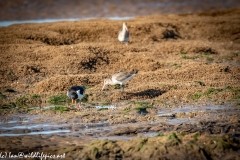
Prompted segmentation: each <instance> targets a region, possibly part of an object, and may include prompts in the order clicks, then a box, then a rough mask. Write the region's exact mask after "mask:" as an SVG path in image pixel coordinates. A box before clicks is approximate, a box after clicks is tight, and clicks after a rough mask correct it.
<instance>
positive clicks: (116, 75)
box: [112, 72, 132, 81]
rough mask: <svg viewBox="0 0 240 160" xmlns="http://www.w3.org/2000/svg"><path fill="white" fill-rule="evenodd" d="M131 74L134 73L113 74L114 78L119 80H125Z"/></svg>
mask: <svg viewBox="0 0 240 160" xmlns="http://www.w3.org/2000/svg"><path fill="white" fill-rule="evenodd" d="M131 76H132V74H130V73H128V72H118V73H115V74H114V75H113V76H112V79H116V80H117V81H124V80H125V79H127V78H129V77H131Z"/></svg>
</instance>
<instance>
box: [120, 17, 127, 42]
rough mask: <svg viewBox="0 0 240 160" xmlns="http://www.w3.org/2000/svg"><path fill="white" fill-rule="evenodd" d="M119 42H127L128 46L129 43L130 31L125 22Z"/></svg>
mask: <svg viewBox="0 0 240 160" xmlns="http://www.w3.org/2000/svg"><path fill="white" fill-rule="evenodd" d="M118 40H119V41H120V42H126V44H128V42H129V31H128V28H127V23H126V22H123V27H122V30H120V31H119V32H118Z"/></svg>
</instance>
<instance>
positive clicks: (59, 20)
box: [0, 16, 134, 27]
mask: <svg viewBox="0 0 240 160" xmlns="http://www.w3.org/2000/svg"><path fill="white" fill-rule="evenodd" d="M131 18H134V17H131V16H129V17H106V19H109V20H126V19H131ZM90 19H95V18H69V19H38V20H18V21H0V26H2V27H7V26H10V25H13V24H24V23H52V22H64V21H78V20H90Z"/></svg>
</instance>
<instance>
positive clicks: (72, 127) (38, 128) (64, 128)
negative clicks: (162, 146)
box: [0, 105, 239, 140]
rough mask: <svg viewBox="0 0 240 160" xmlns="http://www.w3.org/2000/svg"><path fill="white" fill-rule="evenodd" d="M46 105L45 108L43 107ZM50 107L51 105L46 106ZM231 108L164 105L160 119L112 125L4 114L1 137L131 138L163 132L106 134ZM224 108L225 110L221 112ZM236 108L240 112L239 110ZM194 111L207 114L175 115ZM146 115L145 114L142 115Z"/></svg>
mask: <svg viewBox="0 0 240 160" xmlns="http://www.w3.org/2000/svg"><path fill="white" fill-rule="evenodd" d="M43 108H44V107H43ZM46 108H47V109H49V106H46ZM95 108H96V109H97V110H98V109H102V108H108V109H109V108H110V109H111V108H116V106H114V105H109V106H95ZM228 110H234V107H231V106H223V105H221V106H220V105H219V106H202V107H191V106H185V107H182V108H161V109H160V111H159V112H158V113H156V115H157V116H158V117H159V118H160V119H158V120H157V121H148V122H143V123H139V122H138V123H126V124H117V125H110V124H109V122H107V121H106V122H97V123H84V122H82V121H81V119H79V118H73V119H69V120H68V122H65V121H64V120H63V119H62V118H61V115H59V117H58V118H56V119H53V117H51V116H46V115H29V114H19V115H18V114H17V115H11V116H10V117H8V116H0V137H4V136H24V135H39V134H50V135H54V134H58V135H59V134H68V135H73V136H90V137H94V138H98V139H110V140H117V139H118V140H119V139H121V140H129V139H133V138H135V137H137V136H147V137H154V136H157V135H158V134H159V133H157V132H142V133H138V134H133V135H131V134H130V135H124V133H123V135H120V136H115V135H110V136H106V135H107V134H108V133H110V132H112V131H117V130H119V129H121V128H124V127H127V128H134V127H144V126H146V125H149V124H152V125H154V124H160V123H164V124H170V125H179V124H182V123H186V124H190V123H196V122H197V121H200V120H203V119H205V120H206V119H209V120H211V119H212V118H213V117H214V116H217V115H224V114H225V113H226V112H227V111H228ZM221 111H224V112H221ZM235 111H239V110H236V109H235ZM190 112H207V113H208V114H206V115H205V116H196V117H193V118H191V119H189V118H182V117H175V116H174V115H175V114H179V113H190ZM142 116H145V115H142Z"/></svg>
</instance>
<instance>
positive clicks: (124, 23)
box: [123, 22, 128, 31]
mask: <svg viewBox="0 0 240 160" xmlns="http://www.w3.org/2000/svg"><path fill="white" fill-rule="evenodd" d="M123 29H125V30H126V31H128V28H127V23H126V22H123Z"/></svg>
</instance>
